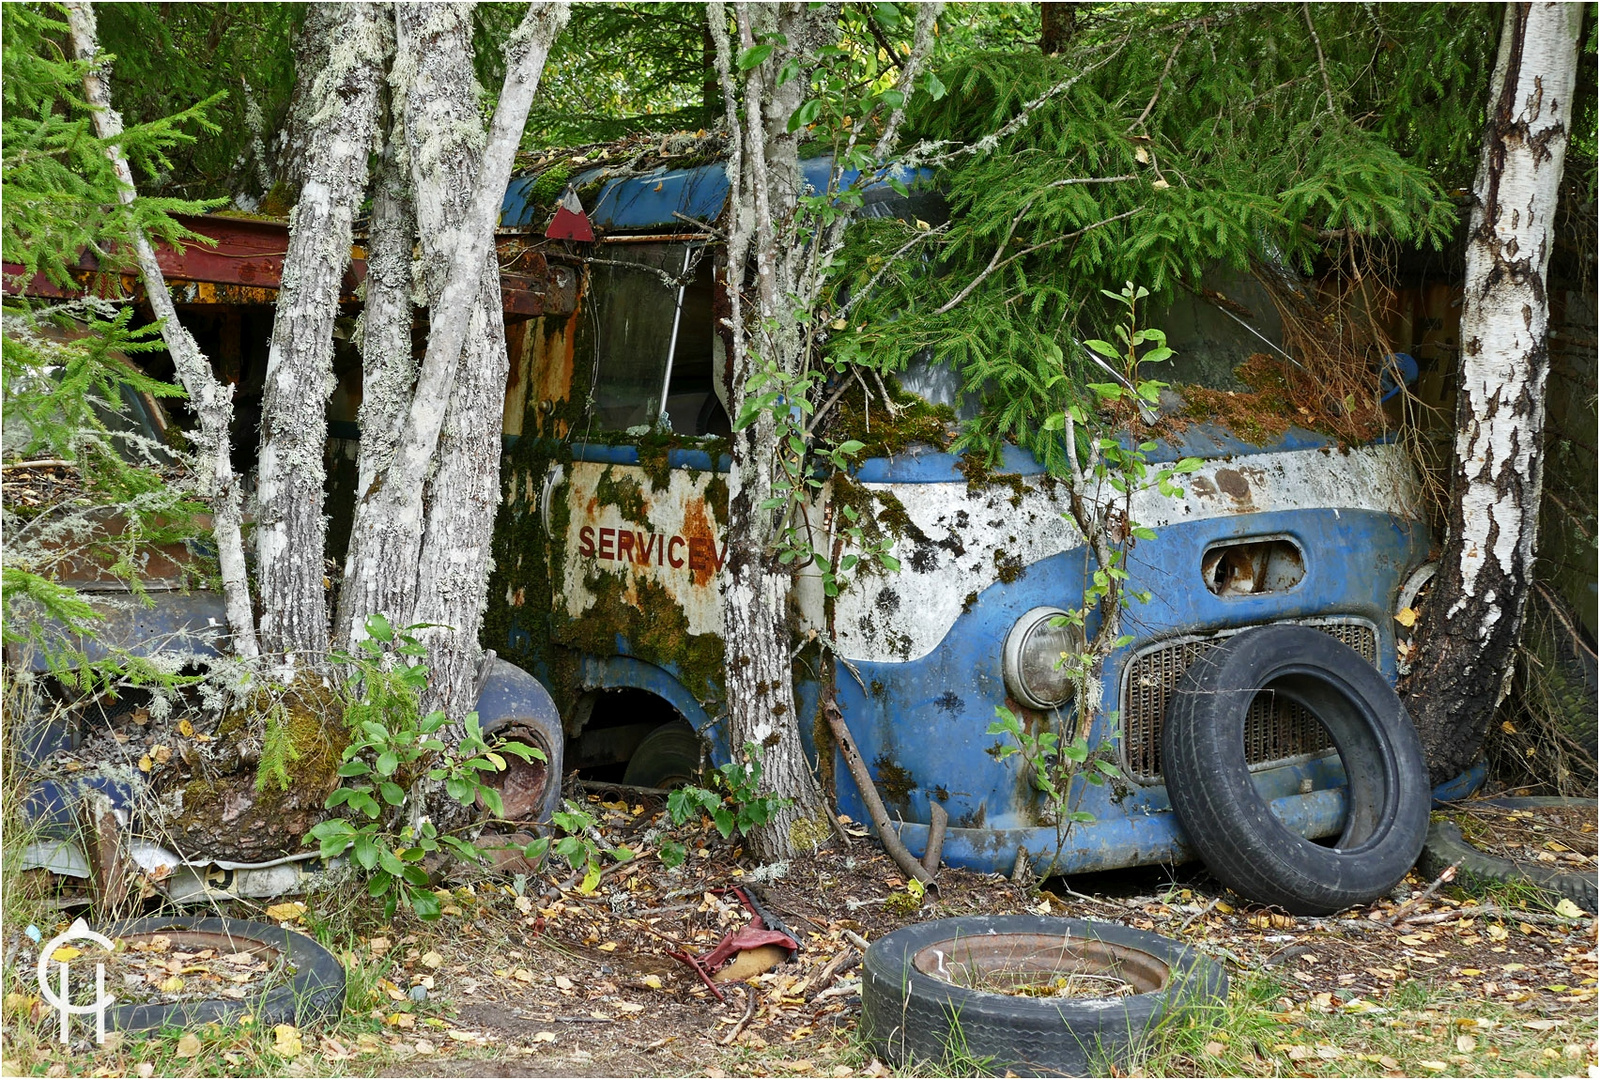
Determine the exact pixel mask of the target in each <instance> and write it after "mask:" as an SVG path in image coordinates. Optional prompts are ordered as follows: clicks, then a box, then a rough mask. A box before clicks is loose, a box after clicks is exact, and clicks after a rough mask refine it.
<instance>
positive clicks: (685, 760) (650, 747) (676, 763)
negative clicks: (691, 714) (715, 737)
mask: <svg viewBox="0 0 1600 1080" xmlns="http://www.w3.org/2000/svg"><path fill="white" fill-rule="evenodd" d="M702 746H703V744H702V743H701V741H700V736H699V735H698V734H696V733H695V730H694V728H692V727H690V726H689V725H688V724H687V723H685V722H683V721H682V720H674V721H672V722H671V723H668V724H662V725H661V726H660V727H658V728H656V729H655V730H654V731H652V732H651V733H650V734H648V735H646V736H645V737H644V738H643V739H642V740H640V742H639V745H638V746H637V747H636V748H635V749H634V751H633V756H632V757H630V758H629V759H628V768H627V769H626V771H624V772H623V774H622V782H623V783H624V784H633V785H636V786H638V787H653V788H670V787H682V786H683V785H684V784H692V783H694V782H695V781H696V780H698V779H699V778H700V755H701V751H702Z"/></svg>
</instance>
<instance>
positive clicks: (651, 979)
mask: <svg viewBox="0 0 1600 1080" xmlns="http://www.w3.org/2000/svg"><path fill="white" fill-rule="evenodd" d="M640 982H642V983H644V984H645V985H646V986H648V987H649V988H650V989H652V990H660V989H661V976H659V975H646V976H645V977H644V978H643V979H641V980H640Z"/></svg>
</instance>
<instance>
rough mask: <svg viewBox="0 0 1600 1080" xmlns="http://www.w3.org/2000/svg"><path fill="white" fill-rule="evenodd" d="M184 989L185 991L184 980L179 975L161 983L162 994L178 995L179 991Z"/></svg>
mask: <svg viewBox="0 0 1600 1080" xmlns="http://www.w3.org/2000/svg"><path fill="white" fill-rule="evenodd" d="M182 989H183V978H182V976H179V975H173V976H170V977H169V978H167V979H165V980H163V981H162V983H161V992H162V993H163V994H176V993H177V992H178V991H179V990H182Z"/></svg>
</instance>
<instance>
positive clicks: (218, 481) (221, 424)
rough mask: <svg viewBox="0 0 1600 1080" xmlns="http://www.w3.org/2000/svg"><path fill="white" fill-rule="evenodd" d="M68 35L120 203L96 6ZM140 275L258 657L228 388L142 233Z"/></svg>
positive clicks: (80, 9) (122, 171)
mask: <svg viewBox="0 0 1600 1080" xmlns="http://www.w3.org/2000/svg"><path fill="white" fill-rule="evenodd" d="M63 6H64V8H65V9H66V13H67V24H68V27H69V29H70V31H71V34H72V51H73V54H74V55H75V56H76V57H77V58H78V59H79V60H84V61H88V62H89V64H90V67H89V69H88V70H87V71H86V72H85V74H84V78H83V91H84V100H85V101H86V102H88V104H89V107H90V109H91V110H92V111H93V113H94V126H95V133H96V134H97V135H98V136H99V137H100V138H101V139H103V140H105V141H106V142H108V143H110V144H111V146H110V148H109V149H108V150H107V151H106V153H107V155H108V156H109V157H110V158H111V161H112V162H113V164H114V165H115V166H116V170H117V178H118V179H119V180H120V181H121V182H122V191H121V195H120V198H121V201H122V204H123V205H124V206H126V205H128V204H130V203H132V202H133V200H134V196H135V189H134V186H133V171H132V170H131V169H130V168H129V167H128V162H127V159H126V158H125V157H123V155H122V150H121V147H120V146H118V145H117V144H116V140H117V139H118V138H119V137H120V136H121V135H122V117H121V116H120V115H119V114H118V113H117V112H116V111H115V110H114V109H112V107H111V85H110V79H109V75H108V73H107V71H106V70H105V68H104V66H103V64H102V63H101V61H100V57H99V53H100V47H99V43H98V37H99V35H98V31H97V30H96V26H95V17H94V8H93V7H92V6H91V5H90V4H88V3H87V2H82V0H79V2H74V3H67V4H65V5H63ZM134 254H135V256H136V257H137V259H138V263H139V276H140V278H141V279H142V280H143V282H144V289H145V294H146V295H147V297H148V298H149V301H150V307H151V309H152V310H153V311H154V312H155V315H156V318H157V319H159V320H161V337H162V340H163V341H164V342H165V343H166V346H167V352H168V354H169V355H171V357H172V364H173V367H174V368H175V369H176V370H177V374H178V381H179V382H180V383H181V384H182V385H183V388H184V390H185V391H186V392H187V393H188V395H189V401H190V404H191V405H192V406H193V407H194V410H195V414H196V416H197V417H198V418H199V421H200V432H199V438H198V439H197V440H196V443H197V447H196V449H197V451H198V453H197V458H198V461H199V463H200V477H199V480H200V493H201V495H202V496H203V497H204V498H205V499H206V500H207V502H208V503H209V504H210V505H211V508H212V513H213V515H214V516H213V520H212V536H213V537H214V538H215V540H216V544H217V562H218V564H219V566H220V570H221V574H222V595H223V602H224V604H225V606H226V610H227V613H228V629H229V631H230V632H231V633H232V636H233V648H234V651H235V652H236V653H237V654H238V655H240V656H243V657H254V656H257V655H259V653H260V649H259V648H258V647H257V645H256V628H255V619H254V615H253V613H252V612H251V610H250V585H249V582H248V581H247V579H246V573H245V562H244V543H243V541H242V539H241V538H240V534H239V526H240V522H241V520H242V514H241V510H240V494H239V483H238V477H236V476H235V475H234V472H233V461H232V458H231V457H230V444H229V438H228V427H229V425H230V424H231V423H232V421H233V387H231V386H224V385H222V384H221V383H219V382H218V381H217V378H216V375H215V374H214V373H213V372H212V370H211V363H210V361H208V360H207V359H206V358H205V356H204V355H203V354H202V353H201V352H200V347H199V346H198V345H197V344H195V340H194V338H193V336H191V335H190V333H189V331H188V330H186V329H184V327H183V324H182V323H180V322H179V321H178V313H177V311H176V310H175V309H174V308H173V306H172V297H171V296H170V295H169V294H168V293H167V283H166V279H165V277H164V276H163V275H162V273H161V267H160V265H159V264H158V263H157V262H156V253H155V250H154V249H153V248H152V247H151V246H150V241H149V239H148V238H147V237H145V236H144V235H143V234H142V233H141V234H140V235H139V236H138V237H137V238H136V239H135V240H134Z"/></svg>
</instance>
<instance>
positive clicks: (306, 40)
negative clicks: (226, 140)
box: [267, 4, 337, 202]
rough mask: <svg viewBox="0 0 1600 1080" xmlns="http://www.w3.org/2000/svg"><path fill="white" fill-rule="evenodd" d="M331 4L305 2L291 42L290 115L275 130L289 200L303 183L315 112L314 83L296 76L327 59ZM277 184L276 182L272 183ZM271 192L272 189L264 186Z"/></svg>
mask: <svg viewBox="0 0 1600 1080" xmlns="http://www.w3.org/2000/svg"><path fill="white" fill-rule="evenodd" d="M334 7H335V5H333V4H307V5H306V17H305V22H303V23H301V25H300V32H299V34H297V35H296V36H295V41H294V69H295V72H296V73H297V77H296V78H295V83H294V90H293V91H292V92H291V93H290V95H289V115H288V118H287V119H286V120H285V121H284V125H283V128H282V130H280V131H279V133H278V138H279V140H280V142H279V145H278V161H277V166H278V174H277V182H278V183H281V184H283V185H284V187H285V188H286V189H287V195H288V200H289V201H291V202H292V201H293V200H294V198H295V197H296V195H297V194H298V192H299V190H300V185H301V184H303V183H305V179H306V177H305V165H306V154H307V153H308V151H309V150H310V146H311V139H310V132H311V118H312V117H313V116H315V115H316V111H317V109H316V95H315V82H314V80H313V79H308V78H302V77H299V76H298V73H299V72H317V71H321V70H322V67H323V65H324V64H326V63H327V62H328V52H329V49H330V48H331V47H332V45H333V37H334V28H335V22H334V17H335V15H336V14H337V12H336V11H335V10H334ZM274 186H276V185H274ZM267 193H268V194H271V193H272V188H271V187H269V188H268V189H267Z"/></svg>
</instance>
